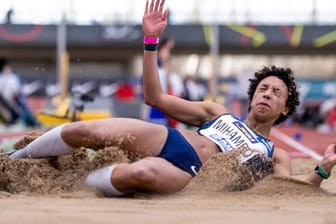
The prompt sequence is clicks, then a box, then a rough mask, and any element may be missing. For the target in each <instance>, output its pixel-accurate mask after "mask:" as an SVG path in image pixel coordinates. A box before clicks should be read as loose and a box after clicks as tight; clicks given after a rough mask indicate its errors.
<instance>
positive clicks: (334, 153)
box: [320, 142, 336, 173]
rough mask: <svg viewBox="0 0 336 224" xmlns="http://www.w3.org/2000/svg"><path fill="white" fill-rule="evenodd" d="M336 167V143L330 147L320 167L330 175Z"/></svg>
mask: <svg viewBox="0 0 336 224" xmlns="http://www.w3.org/2000/svg"><path fill="white" fill-rule="evenodd" d="M335 165H336V142H335V143H333V144H331V145H329V146H328V147H327V149H326V150H325V152H324V157H323V159H322V161H321V163H320V166H321V167H322V168H323V169H324V170H325V171H326V172H328V173H330V172H331V170H332V168H333V167H334V166H335Z"/></svg>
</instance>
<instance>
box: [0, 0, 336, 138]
mask: <svg viewBox="0 0 336 224" xmlns="http://www.w3.org/2000/svg"><path fill="white" fill-rule="evenodd" d="M144 5H145V0H122V1H110V0H95V1H88V0H57V1H56V0H31V1H24V0H2V1H1V7H0V19H1V20H0V23H1V24H0V59H1V61H0V62H1V63H2V67H3V66H4V65H10V68H11V71H12V73H15V75H17V76H18V77H19V80H20V83H21V86H20V94H21V96H22V98H24V103H25V104H26V108H25V110H27V111H28V115H29V112H30V113H31V114H32V116H33V118H35V121H36V122H35V121H34V119H33V121H31V122H30V123H29V122H27V117H28V118H29V116H27V113H26V112H27V111H26V112H24V115H22V114H21V115H20V113H21V112H19V113H18V114H19V115H18V118H17V119H16V120H14V121H10V122H7V121H6V118H2V120H3V121H2V124H3V125H2V127H3V130H4V132H5V131H8V130H9V129H8V128H10V127H11V126H13V125H17V124H18V123H19V124H20V125H21V126H22V124H23V126H24V127H40V126H39V125H42V126H52V125H55V124H57V123H61V122H64V121H65V120H62V119H63V118H65V117H67V118H69V116H70V118H69V119H91V118H93V119H94V118H100V117H110V116H113V117H117V116H126V117H136V118H141V119H145V120H151V118H150V116H151V112H150V108H148V107H146V106H144V105H143V100H142V93H141V72H142V52H143V50H142V38H143V34H142V29H141V20H142V15H143V11H144ZM167 7H168V8H169V13H170V14H169V26H168V28H167V30H166V31H165V33H164V35H163V36H162V37H161V40H163V39H165V38H168V39H172V40H173V41H174V44H173V47H171V48H170V49H169V50H168V51H169V59H168V62H169V71H170V72H169V73H171V75H170V76H169V80H170V81H169V85H168V86H169V87H170V89H171V93H172V94H175V95H177V96H180V97H183V98H186V99H189V100H208V99H215V100H216V101H218V102H220V103H223V104H225V105H226V106H227V107H228V108H229V109H230V110H231V111H233V112H234V113H236V114H238V115H240V116H241V117H242V118H244V117H245V116H246V113H247V111H246V110H247V106H248V102H247V97H246V88H247V86H248V84H249V82H248V79H249V77H251V76H252V75H253V73H254V72H255V71H256V70H259V69H261V68H262V66H270V65H277V66H283V67H290V68H291V69H292V70H293V71H294V74H295V75H296V78H297V80H298V83H299V90H300V93H301V95H300V97H301V100H302V103H301V106H300V108H299V110H298V111H297V113H296V114H295V115H294V116H293V118H291V119H290V120H288V121H287V122H286V124H283V125H286V126H291V125H292V126H296V127H303V128H305V129H309V130H314V131H317V132H319V133H328V134H330V133H331V134H332V135H333V136H335V133H336V121H335V120H336V113H335V110H336V4H335V3H334V1H332V0H282V1H274V0H273V1H272V0H235V1H229V0H183V1H181V0H179V1H178V0H167ZM163 82H164V81H163ZM166 82H167V80H166ZM165 85H166V83H165ZM7 86H8V85H7ZM1 88H3V90H2V91H5V89H4V88H6V87H1ZM78 93H79V95H78ZM76 94H77V95H76ZM91 97H92V98H91ZM21 110H22V109H21ZM73 111H75V112H76V113H77V112H78V113H82V115H78V117H76V116H77V115H76V114H74V113H72V112H73ZM91 112H92V113H91ZM71 113H72V114H71ZM41 114H42V115H43V116H44V115H46V114H47V115H46V116H47V117H45V116H44V117H43V116H42V115H41ZM54 115H56V116H54ZM84 115H87V116H86V117H85V118H84V117H80V116H84ZM3 116H4V117H5V115H3ZM40 116H42V117H40ZM48 116H49V117H48ZM22 117H24V118H23V119H22ZM31 119H32V118H31ZM55 119H56V120H55ZM57 119H58V120H57ZM28 120H29V119H28ZM154 120H155V119H154ZM154 120H152V121H154ZM34 122H35V123H34ZM292 135H293V136H294V138H296V139H297V140H300V139H301V138H302V136H301V133H300V132H298V131H294V132H293V133H292Z"/></svg>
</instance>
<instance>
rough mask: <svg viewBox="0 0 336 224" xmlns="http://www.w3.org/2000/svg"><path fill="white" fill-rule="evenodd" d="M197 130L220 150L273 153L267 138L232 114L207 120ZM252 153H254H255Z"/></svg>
mask: <svg viewBox="0 0 336 224" xmlns="http://www.w3.org/2000/svg"><path fill="white" fill-rule="evenodd" d="M197 131H198V133H200V134H201V135H203V136H205V137H207V138H208V139H210V140H211V141H213V142H214V143H215V144H216V145H217V146H218V147H219V148H220V150H221V151H222V152H227V151H231V150H234V149H239V148H247V149H253V150H255V151H256V152H258V153H262V154H264V155H265V156H267V157H269V158H271V157H272V154H273V150H274V145H273V143H272V142H271V141H270V140H269V139H266V138H264V137H263V136H261V135H260V134H258V133H256V132H255V131H253V130H252V129H251V128H250V127H249V126H247V125H246V124H245V123H244V122H243V121H242V120H240V119H239V118H238V117H236V116H234V115H232V114H223V115H221V116H219V117H217V118H216V119H214V120H211V121H208V122H206V123H204V124H203V125H202V126H201V127H200V128H199V129H198V130H197ZM252 154H253V155H255V153H252ZM253 155H249V156H246V157H245V158H244V159H243V160H244V161H246V160H248V159H249V158H251V157H252V156H253ZM247 157H248V158H247ZM244 161H242V162H244Z"/></svg>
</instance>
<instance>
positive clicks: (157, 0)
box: [142, 0, 168, 37]
mask: <svg viewBox="0 0 336 224" xmlns="http://www.w3.org/2000/svg"><path fill="white" fill-rule="evenodd" d="M149 1H150V0H147V1H146V8H145V13H144V16H143V19H142V30H143V32H144V35H145V36H147V37H159V36H160V35H161V33H162V32H163V31H164V30H165V28H166V26H167V19H168V10H165V11H164V12H163V7H164V3H165V0H152V1H151V2H149Z"/></svg>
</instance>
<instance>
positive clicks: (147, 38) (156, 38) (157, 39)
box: [144, 36, 159, 44]
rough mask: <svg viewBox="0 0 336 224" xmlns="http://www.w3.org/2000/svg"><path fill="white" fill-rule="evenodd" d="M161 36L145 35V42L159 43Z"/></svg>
mask: <svg viewBox="0 0 336 224" xmlns="http://www.w3.org/2000/svg"><path fill="white" fill-rule="evenodd" d="M158 43H159V38H158V37H146V36H144V44H158Z"/></svg>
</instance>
